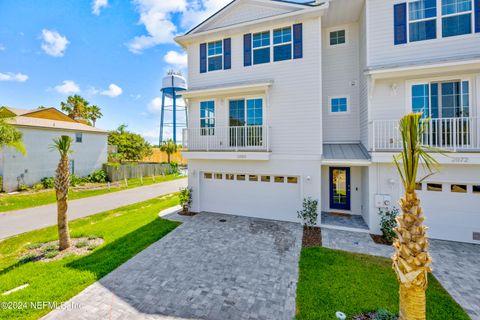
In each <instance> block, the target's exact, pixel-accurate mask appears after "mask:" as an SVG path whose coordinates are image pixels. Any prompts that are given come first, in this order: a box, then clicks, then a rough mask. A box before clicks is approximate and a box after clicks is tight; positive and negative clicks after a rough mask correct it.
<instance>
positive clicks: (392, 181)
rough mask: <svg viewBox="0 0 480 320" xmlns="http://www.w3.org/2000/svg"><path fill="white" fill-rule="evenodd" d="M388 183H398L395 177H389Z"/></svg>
mask: <svg viewBox="0 0 480 320" xmlns="http://www.w3.org/2000/svg"><path fill="white" fill-rule="evenodd" d="M388 183H389V184H390V185H392V186H393V185H394V184H396V183H397V181H396V180H395V179H392V178H390V179H388Z"/></svg>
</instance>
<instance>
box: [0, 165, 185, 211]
mask: <svg viewBox="0 0 480 320" xmlns="http://www.w3.org/2000/svg"><path fill="white" fill-rule="evenodd" d="M180 178H184V177H183V176H179V175H175V174H171V175H166V176H158V177H155V182H154V181H153V178H151V177H149V178H143V186H146V185H150V184H154V183H160V182H165V181H170V180H175V179H180ZM119 183H120V184H121V185H120V186H117V187H111V188H110V191H109V190H108V188H107V187H106V186H104V187H102V188H99V189H91V190H85V189H83V190H82V189H75V188H72V189H71V190H70V194H69V199H70V200H75V199H82V198H88V197H93V196H98V195H101V194H105V193H109V192H116V191H122V190H126V189H132V188H136V187H140V186H142V184H141V183H140V179H139V178H137V179H130V180H128V187H125V183H124V182H123V181H119ZM54 202H55V191H53V190H51V191H41V192H36V193H22V194H3V195H0V212H6V211H12V210H19V209H25V208H31V207H37V206H42V205H45V204H50V203H54Z"/></svg>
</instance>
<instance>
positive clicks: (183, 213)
mask: <svg viewBox="0 0 480 320" xmlns="http://www.w3.org/2000/svg"><path fill="white" fill-rule="evenodd" d="M178 214H179V215H181V216H187V217H193V216H194V215H196V214H197V213H196V212H191V211H188V212H184V211H183V210H180V211H179V212H178Z"/></svg>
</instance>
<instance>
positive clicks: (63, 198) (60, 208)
mask: <svg viewBox="0 0 480 320" xmlns="http://www.w3.org/2000/svg"><path fill="white" fill-rule="evenodd" d="M71 145H72V138H70V137H69V136H61V137H60V138H58V139H54V140H53V145H52V147H51V148H52V149H53V150H57V151H58V152H59V153H60V161H59V162H58V167H57V171H56V175H55V193H56V197H57V224H58V239H59V242H60V250H65V249H67V248H69V247H70V233H69V231H68V221H67V210H68V187H69V186H70V167H69V161H68V155H69V154H70V153H72V150H70V147H71Z"/></svg>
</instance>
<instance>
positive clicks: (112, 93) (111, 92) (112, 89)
mask: <svg viewBox="0 0 480 320" xmlns="http://www.w3.org/2000/svg"><path fill="white" fill-rule="evenodd" d="M122 92H123V89H122V88H120V87H119V86H117V85H116V84H115V83H111V84H110V85H109V86H108V90H104V91H102V92H100V94H101V95H102V96H109V97H111V98H114V97H118V96H119V95H121V94H122Z"/></svg>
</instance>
